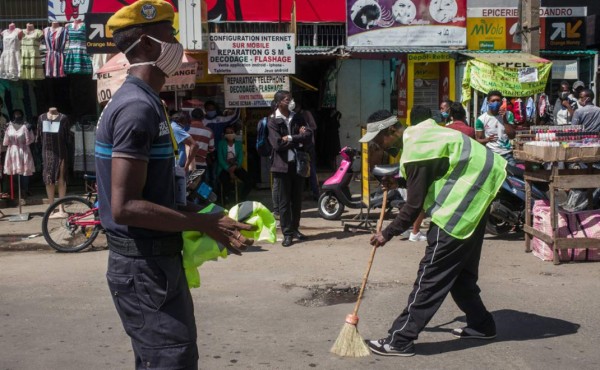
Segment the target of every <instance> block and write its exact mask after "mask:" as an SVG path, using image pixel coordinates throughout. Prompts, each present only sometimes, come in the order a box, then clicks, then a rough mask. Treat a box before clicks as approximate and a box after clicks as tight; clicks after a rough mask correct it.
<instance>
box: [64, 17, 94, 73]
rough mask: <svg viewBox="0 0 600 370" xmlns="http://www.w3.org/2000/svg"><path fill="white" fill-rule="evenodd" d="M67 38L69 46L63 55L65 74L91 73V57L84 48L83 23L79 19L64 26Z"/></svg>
mask: <svg viewBox="0 0 600 370" xmlns="http://www.w3.org/2000/svg"><path fill="white" fill-rule="evenodd" d="M65 28H66V30H67V34H68V39H69V48H68V49H67V51H66V57H65V73H66V74H87V75H91V74H92V59H91V58H90V56H89V55H88V53H87V49H86V34H85V24H84V23H83V21H81V20H80V19H76V20H74V21H73V23H69V24H67V26H66V27H65Z"/></svg>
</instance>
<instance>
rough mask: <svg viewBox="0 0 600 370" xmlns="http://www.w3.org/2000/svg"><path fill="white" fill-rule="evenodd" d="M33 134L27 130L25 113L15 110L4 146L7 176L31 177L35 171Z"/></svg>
mask: <svg viewBox="0 0 600 370" xmlns="http://www.w3.org/2000/svg"><path fill="white" fill-rule="evenodd" d="M34 139H35V138H34V136H33V133H32V132H31V131H30V130H29V129H28V128H27V122H25V120H24V117H23V111H22V110H20V109H15V110H14V111H13V119H12V121H10V123H9V124H8V128H7V129H6V133H5V135H4V140H3V142H2V145H4V146H6V147H7V150H6V159H5V161H4V173H5V174H7V175H22V176H31V175H33V172H34V171H35V165H34V163H33V156H32V155H31V150H30V148H29V145H30V144H31V143H33V141H34Z"/></svg>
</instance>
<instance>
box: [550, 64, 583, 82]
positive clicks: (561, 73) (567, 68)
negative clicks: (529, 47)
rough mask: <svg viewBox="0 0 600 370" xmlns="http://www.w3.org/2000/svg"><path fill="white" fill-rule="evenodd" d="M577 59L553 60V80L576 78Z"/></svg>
mask: <svg viewBox="0 0 600 370" xmlns="http://www.w3.org/2000/svg"><path fill="white" fill-rule="evenodd" d="M577 71H578V65H577V60H553V61H552V78H553V79H554V80H576V79H577V78H578V77H577V76H578V73H577Z"/></svg>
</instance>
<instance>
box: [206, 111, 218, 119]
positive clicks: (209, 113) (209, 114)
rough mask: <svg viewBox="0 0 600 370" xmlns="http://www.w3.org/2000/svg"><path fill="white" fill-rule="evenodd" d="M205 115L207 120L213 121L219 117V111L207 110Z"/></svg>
mask: <svg viewBox="0 0 600 370" xmlns="http://www.w3.org/2000/svg"><path fill="white" fill-rule="evenodd" d="M205 115H206V117H207V118H210V119H213V118H215V117H216V116H217V111H216V110H207V111H206V114H205Z"/></svg>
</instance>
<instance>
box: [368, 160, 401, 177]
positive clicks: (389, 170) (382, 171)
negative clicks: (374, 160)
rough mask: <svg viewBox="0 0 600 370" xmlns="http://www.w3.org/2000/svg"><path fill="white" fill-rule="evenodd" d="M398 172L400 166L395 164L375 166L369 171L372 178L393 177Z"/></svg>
mask: <svg viewBox="0 0 600 370" xmlns="http://www.w3.org/2000/svg"><path fill="white" fill-rule="evenodd" d="M398 172H400V166H399V165H398V164H397V163H396V164H382V165H377V166H375V167H374V168H373V171H371V173H372V174H373V176H377V177H383V176H395V175H397V174H398Z"/></svg>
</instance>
